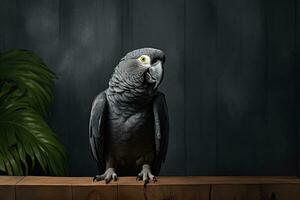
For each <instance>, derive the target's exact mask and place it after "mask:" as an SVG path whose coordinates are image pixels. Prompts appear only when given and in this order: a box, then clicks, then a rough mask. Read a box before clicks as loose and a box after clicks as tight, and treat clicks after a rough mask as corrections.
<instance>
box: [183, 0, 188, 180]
mask: <svg viewBox="0 0 300 200" xmlns="http://www.w3.org/2000/svg"><path fill="white" fill-rule="evenodd" d="M186 9H187V8H186V0H184V1H183V19H184V20H183V130H184V166H185V168H184V170H185V171H184V174H185V175H187V172H188V169H187V143H186V140H187V131H186V114H187V113H186Z"/></svg>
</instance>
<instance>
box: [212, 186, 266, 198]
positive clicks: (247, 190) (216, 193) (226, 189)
mask: <svg viewBox="0 0 300 200" xmlns="http://www.w3.org/2000/svg"><path fill="white" fill-rule="evenodd" d="M219 199H222V200H232V199H235V200H252V199H255V200H263V199H262V198H261V195H260V186H259V185H213V186H212V191H211V200H219Z"/></svg>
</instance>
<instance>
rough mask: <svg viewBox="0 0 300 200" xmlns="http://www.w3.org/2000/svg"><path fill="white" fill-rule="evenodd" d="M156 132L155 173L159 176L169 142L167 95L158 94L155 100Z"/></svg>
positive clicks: (153, 168)
mask: <svg viewBox="0 0 300 200" xmlns="http://www.w3.org/2000/svg"><path fill="white" fill-rule="evenodd" d="M153 114H154V130H155V152H156V156H155V161H154V164H153V165H152V170H153V173H154V174H156V175H158V174H159V172H160V167H161V163H162V162H164V161H165V159H166V154H167V149H168V142H169V119H168V108H167V104H166V100H165V95H164V94H163V93H161V92H158V93H157V95H156V96H155V97H154V100H153Z"/></svg>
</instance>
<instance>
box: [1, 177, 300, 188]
mask: <svg viewBox="0 0 300 200" xmlns="http://www.w3.org/2000/svg"><path fill="white" fill-rule="evenodd" d="M157 179H158V181H157V182H156V183H149V185H154V186H155V185H209V184H213V185H217V184H223V185H224V184H225V185H234V184H300V179H299V178H298V177H296V176H159V177H157ZM0 185H17V186H19V185H56V186H59V185H62V186H63V185H74V186H106V187H107V186H117V185H120V186H122V185H128V186H130V185H134V186H143V182H142V181H136V178H135V177H120V178H119V179H118V181H116V182H114V181H112V182H110V183H109V184H105V183H104V182H103V181H101V182H93V181H92V177H49V176H25V177H22V176H18V177H16V176H0Z"/></svg>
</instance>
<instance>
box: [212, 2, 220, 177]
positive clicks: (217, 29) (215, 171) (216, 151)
mask: <svg viewBox="0 0 300 200" xmlns="http://www.w3.org/2000/svg"><path fill="white" fill-rule="evenodd" d="M218 4H219V2H218V0H216V9H217V11H216V15H217V22H216V36H215V37H216V44H215V45H216V53H218V47H219V43H218V42H219V40H218V39H219V28H218V27H219V26H218V17H219V5H218ZM215 79H216V80H215V81H216V91H215V92H216V97H215V98H216V99H215V101H216V105H215V115H216V116H215V144H214V145H215V163H214V164H215V169H214V170H213V173H214V174H218V175H219V171H218V131H219V130H218V119H219V117H218V112H219V110H218V109H219V107H218V98H219V96H218V92H219V88H218V87H219V81H218V80H219V73H218V72H217V71H216V76H215Z"/></svg>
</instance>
